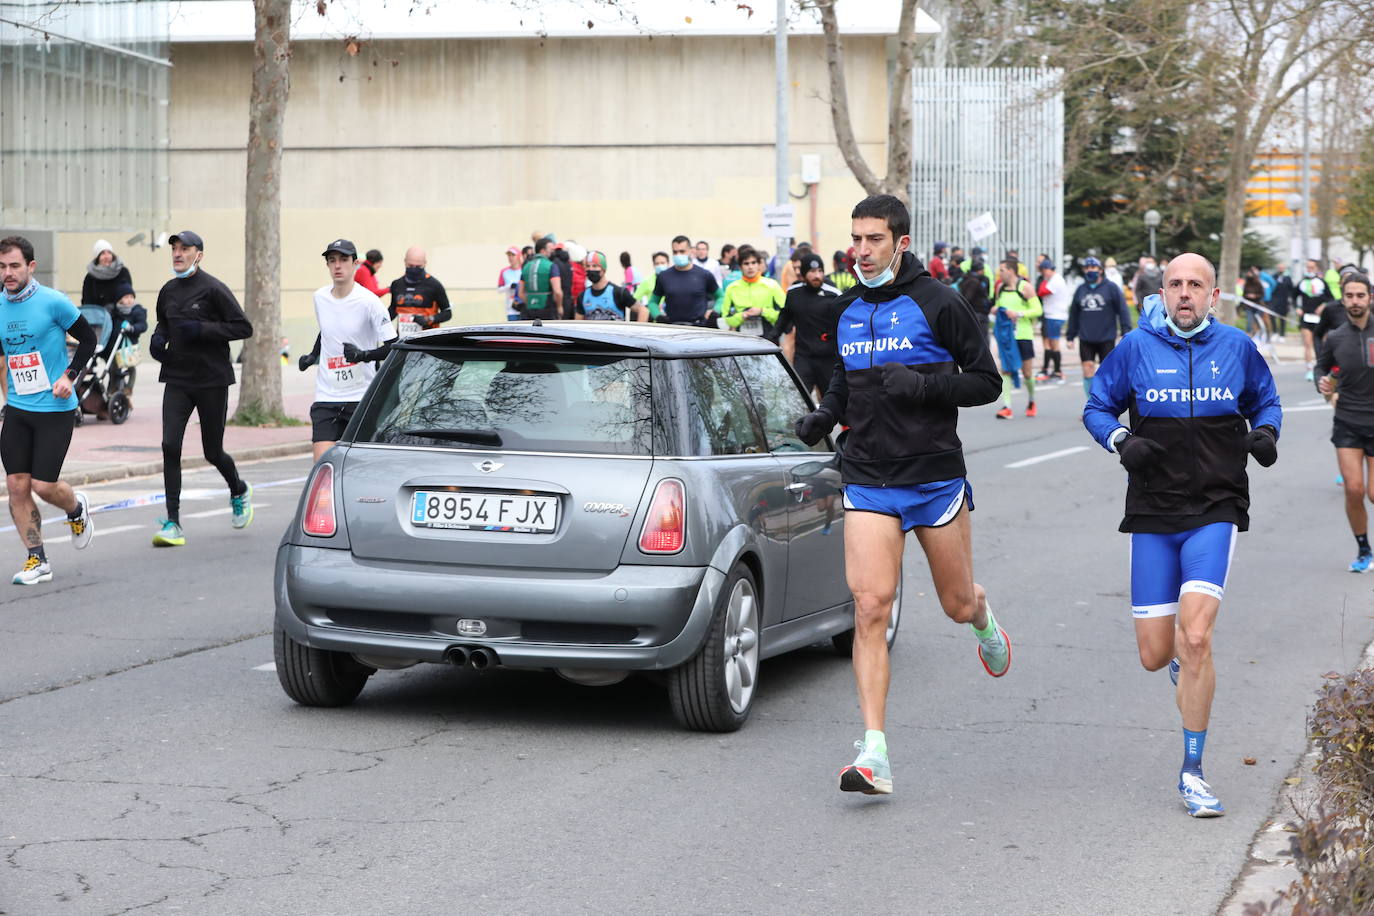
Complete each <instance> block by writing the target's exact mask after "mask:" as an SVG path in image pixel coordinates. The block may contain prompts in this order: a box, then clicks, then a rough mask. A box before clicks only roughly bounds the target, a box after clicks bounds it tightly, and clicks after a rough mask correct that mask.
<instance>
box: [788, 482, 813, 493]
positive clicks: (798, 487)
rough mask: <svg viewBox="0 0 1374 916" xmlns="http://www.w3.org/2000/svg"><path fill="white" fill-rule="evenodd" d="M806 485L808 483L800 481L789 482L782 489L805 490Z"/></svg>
mask: <svg viewBox="0 0 1374 916" xmlns="http://www.w3.org/2000/svg"><path fill="white" fill-rule="evenodd" d="M807 486H809V484H805V483H802V482H801V481H797V482H796V483H789V484H788V485H787V486H785V487H783V489H784V490H794V491H795V490H805V489H806V488H807Z"/></svg>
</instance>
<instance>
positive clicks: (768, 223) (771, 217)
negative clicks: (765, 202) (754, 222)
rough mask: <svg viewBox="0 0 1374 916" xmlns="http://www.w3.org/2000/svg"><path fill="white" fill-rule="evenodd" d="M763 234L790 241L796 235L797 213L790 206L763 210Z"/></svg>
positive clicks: (772, 206) (779, 205) (785, 205)
mask: <svg viewBox="0 0 1374 916" xmlns="http://www.w3.org/2000/svg"><path fill="white" fill-rule="evenodd" d="M763 234H764V235H771V236H773V237H774V238H780V239H790V238H792V237H794V236H795V235H796V234H797V213H796V210H794V209H793V207H792V205H791V204H776V205H770V206H766V207H764V208H763Z"/></svg>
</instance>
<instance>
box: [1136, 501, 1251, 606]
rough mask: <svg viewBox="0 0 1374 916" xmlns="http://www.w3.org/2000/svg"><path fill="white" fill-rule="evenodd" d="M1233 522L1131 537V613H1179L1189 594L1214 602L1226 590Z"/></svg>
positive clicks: (1219, 598) (1233, 549) (1234, 535)
mask: <svg viewBox="0 0 1374 916" xmlns="http://www.w3.org/2000/svg"><path fill="white" fill-rule="evenodd" d="M1235 549H1236V526H1235V525H1233V524H1232V523H1231V522H1214V523H1213V524H1211V525H1203V526H1202V527H1201V528H1194V529H1192V530H1191V531H1180V532H1178V533H1177V534H1141V533H1135V534H1132V535H1131V614H1132V615H1133V616H1135V617H1138V618H1143V617H1168V616H1171V615H1173V614H1177V613H1178V599H1179V596H1180V595H1185V594H1187V593H1188V592H1200V593H1201V594H1204V595H1211V596H1212V597H1213V598H1215V599H1217V600H1218V601H1220V600H1221V597H1222V595H1223V593H1225V591H1226V577H1227V575H1229V574H1230V571H1231V555H1232V554H1233V553H1234V552H1235Z"/></svg>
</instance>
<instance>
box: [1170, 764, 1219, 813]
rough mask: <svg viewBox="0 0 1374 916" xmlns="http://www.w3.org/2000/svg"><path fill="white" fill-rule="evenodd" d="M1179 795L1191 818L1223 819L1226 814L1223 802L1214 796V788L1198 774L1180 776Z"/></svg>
mask: <svg viewBox="0 0 1374 916" xmlns="http://www.w3.org/2000/svg"><path fill="white" fill-rule="evenodd" d="M1178 794H1179V795H1180V796H1181V797H1182V798H1183V804H1184V806H1185V807H1186V808H1187V809H1188V814H1189V816H1191V817H1221V816H1222V815H1223V814H1225V813H1226V809H1225V808H1223V807H1222V806H1221V802H1220V801H1218V800H1217V797H1216V796H1215V795H1213V794H1212V787H1211V786H1209V785H1207V782H1206V780H1204V779H1203V778H1202V777H1201V776H1200V775H1198V774H1197V773H1180V774H1179V777H1178Z"/></svg>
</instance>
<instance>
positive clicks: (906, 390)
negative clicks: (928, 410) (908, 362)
mask: <svg viewBox="0 0 1374 916" xmlns="http://www.w3.org/2000/svg"><path fill="white" fill-rule="evenodd" d="M881 368H882V370H883V390H884V391H886V392H887V394H888V396H889V397H891V398H893V399H894V400H898V401H907V402H908V403H911V404H919V403H921V401H922V400H924V399H925V395H926V377H925V376H924V375H922V374H921V373H920V372H917V371H916V370H915V369H908V368H907V367H906V366H904V365H902V364H901V363H883V364H882V367H881Z"/></svg>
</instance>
